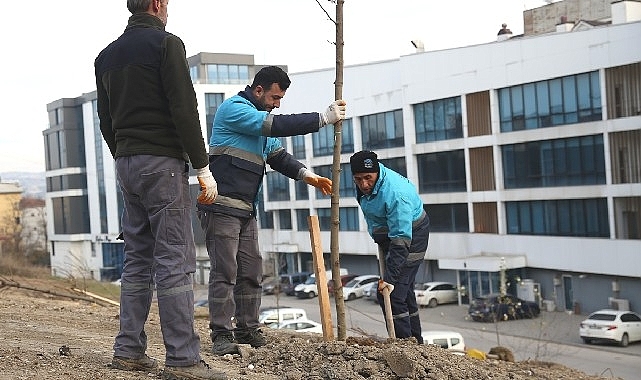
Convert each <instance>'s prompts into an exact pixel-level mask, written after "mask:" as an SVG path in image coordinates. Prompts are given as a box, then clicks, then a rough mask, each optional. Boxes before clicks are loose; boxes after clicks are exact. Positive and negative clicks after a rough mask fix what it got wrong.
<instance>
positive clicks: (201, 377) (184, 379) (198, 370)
mask: <svg viewBox="0 0 641 380" xmlns="http://www.w3.org/2000/svg"><path fill="white" fill-rule="evenodd" d="M162 378H163V379H165V380H227V374H225V372H222V371H218V370H215V369H211V368H209V366H208V365H207V363H205V361H203V360H201V361H200V362H199V363H198V364H194V365H190V366H189V367H172V366H165V370H164V371H162Z"/></svg>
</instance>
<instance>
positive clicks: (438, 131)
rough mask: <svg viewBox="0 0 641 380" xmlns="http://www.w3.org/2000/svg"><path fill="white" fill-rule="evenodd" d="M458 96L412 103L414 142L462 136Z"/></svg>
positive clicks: (459, 99) (461, 119)
mask: <svg viewBox="0 0 641 380" xmlns="http://www.w3.org/2000/svg"><path fill="white" fill-rule="evenodd" d="M461 115H462V112H461V98H460V97H459V96H457V97H454V98H448V99H439V100H434V101H430V102H425V103H421V104H415V105H414V128H415V130H416V142H417V143H425V142H431V141H439V140H449V139H457V138H461V137H463V118H462V116H461Z"/></svg>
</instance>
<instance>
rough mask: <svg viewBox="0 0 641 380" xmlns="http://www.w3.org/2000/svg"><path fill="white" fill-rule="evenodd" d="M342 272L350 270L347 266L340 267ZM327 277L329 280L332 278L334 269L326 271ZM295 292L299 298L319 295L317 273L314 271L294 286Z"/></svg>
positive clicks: (343, 273) (345, 272) (342, 273)
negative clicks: (302, 281)
mask: <svg viewBox="0 0 641 380" xmlns="http://www.w3.org/2000/svg"><path fill="white" fill-rule="evenodd" d="M340 274H341V275H347V274H348V271H347V269H345V268H341V269H340ZM325 278H326V279H327V282H328V284H329V282H330V281H331V280H332V271H331V270H328V271H326V272H325ZM294 294H295V295H296V297H298V298H314V297H316V296H317V295H318V286H317V285H316V274H315V273H312V274H311V275H310V276H309V277H308V278H307V280H306V281H305V282H304V283H302V284H298V285H296V287H295V288H294Z"/></svg>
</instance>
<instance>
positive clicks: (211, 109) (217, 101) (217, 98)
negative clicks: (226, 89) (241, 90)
mask: <svg viewBox="0 0 641 380" xmlns="http://www.w3.org/2000/svg"><path fill="white" fill-rule="evenodd" d="M223 100H225V94H217V93H211V94H205V120H206V121H205V122H206V123H207V124H206V125H207V128H206V129H207V141H206V144H208V143H209V141H211V131H212V128H213V127H214V116H216V111H217V110H218V107H220V105H221V104H222V102H223Z"/></svg>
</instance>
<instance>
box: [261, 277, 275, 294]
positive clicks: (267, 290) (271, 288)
mask: <svg viewBox="0 0 641 380" xmlns="http://www.w3.org/2000/svg"><path fill="white" fill-rule="evenodd" d="M261 286H262V287H263V293H264V294H276V293H278V292H280V277H267V278H265V279H264V280H263V282H262V283H261Z"/></svg>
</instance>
